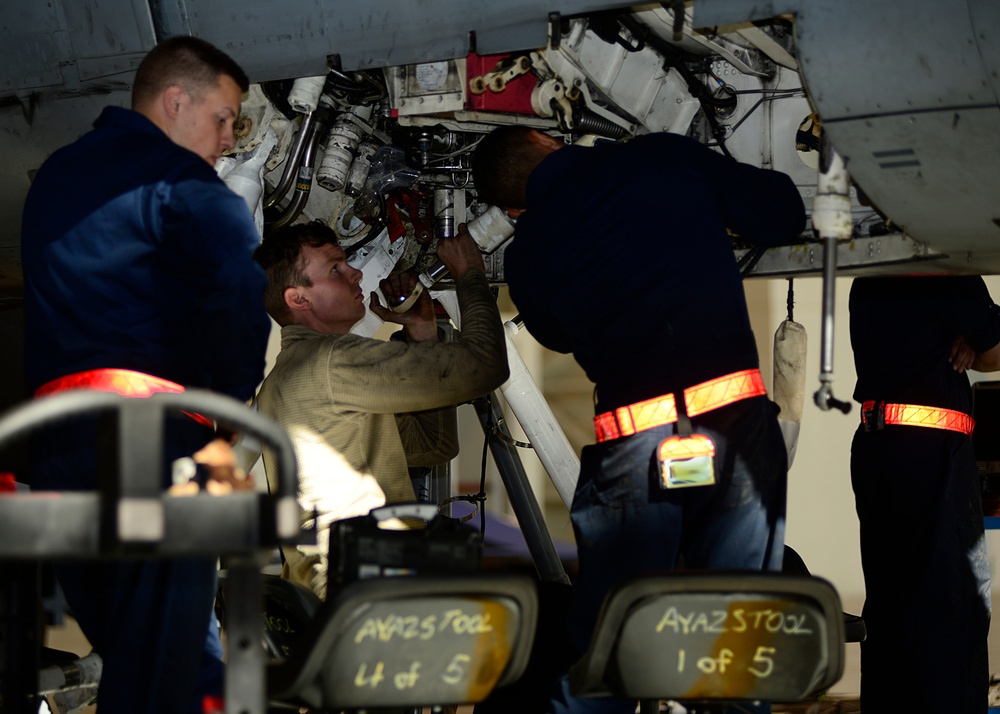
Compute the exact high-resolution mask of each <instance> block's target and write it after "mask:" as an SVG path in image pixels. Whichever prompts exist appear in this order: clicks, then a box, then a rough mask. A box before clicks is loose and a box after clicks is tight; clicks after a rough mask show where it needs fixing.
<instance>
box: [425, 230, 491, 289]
mask: <svg viewBox="0 0 1000 714" xmlns="http://www.w3.org/2000/svg"><path fill="white" fill-rule="evenodd" d="M437 254H438V257H439V258H440V259H441V262H443V263H444V265H445V267H446V268H448V272H449V273H451V277H452V278H454V279H455V280H461V278H462V276H463V275H465V274H466V273H467V272H469V271H470V270H478V271H480V272H483V273H485V272H486V265H485V264H484V263H483V254H482V252H481V251H480V250H479V246H478V245H476V241H474V240H473V239H472V236H471V235H470V234H469V229H468V227H467V226H466V224H464V223H460V224H459V225H458V233H456V234H455V237H454V238H445V239H444V240H441V241H438V249H437Z"/></svg>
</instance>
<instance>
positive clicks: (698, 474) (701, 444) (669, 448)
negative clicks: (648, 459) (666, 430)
mask: <svg viewBox="0 0 1000 714" xmlns="http://www.w3.org/2000/svg"><path fill="white" fill-rule="evenodd" d="M659 457H660V487H661V488H688V487H691V486H711V485H712V484H714V483H715V467H714V457H715V444H714V443H713V442H712V440H711V439H710V438H709V437H707V436H705V435H704V434H691V435H689V436H677V435H674V436H671V437H668V438H666V439H664V440H663V441H661V442H660V451H659Z"/></svg>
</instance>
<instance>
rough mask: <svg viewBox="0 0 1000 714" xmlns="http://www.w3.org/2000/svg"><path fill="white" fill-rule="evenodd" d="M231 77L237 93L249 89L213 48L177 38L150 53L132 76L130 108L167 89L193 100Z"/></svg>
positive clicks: (227, 59)
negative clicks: (178, 90) (179, 90)
mask: <svg viewBox="0 0 1000 714" xmlns="http://www.w3.org/2000/svg"><path fill="white" fill-rule="evenodd" d="M220 75H227V76H228V77H231V78H232V80H233V81H234V82H236V84H237V85H239V88H240V91H242V92H246V91H247V90H248V89H250V80H249V79H248V78H247V75H246V72H244V71H243V69H242V68H241V67H240V66H239V65H238V64H237V63H236V61H235V60H234V59H233V58H232V57H230V56H229V55H227V54H226V53H225V52H223V51H222V50H220V49H219V48H218V47H216V46H215V45H213V44H211V43H209V42H206V41H205V40H202V39H199V38H197V37H189V36H187V35H178V36H175V37H170V38H168V39H166V40H163V41H162V42H160V43H159V44H157V45H156V47H154V48H153V49H151V50H150V51H149V54H147V55H146V56H145V57H144V58H143V60H142V62H141V63H140V64H139V69H138V70H137V71H136V73H135V83H134V85H133V86H132V108H133V109H136V108H140V107H143V106H146V105H147V104H148V103H149V102H151V101H153V100H155V99H156V97H157V96H159V95H160V94H161V93H162V92H163V91H164V90H165V89H166V88H167V87H169V86H171V85H174V84H179V85H181V86H182V87H183V88H184V91H185V92H187V93H188V94H190V95H191V97H192V98H194V99H196V100H197V99H200V98H201V96H202V94H203V93H204V92H205V91H206V90H211V89H214V88H215V87H217V86H218V85H219V76H220Z"/></svg>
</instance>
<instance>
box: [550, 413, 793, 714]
mask: <svg viewBox="0 0 1000 714" xmlns="http://www.w3.org/2000/svg"><path fill="white" fill-rule="evenodd" d="M692 422H693V426H694V431H696V432H699V433H703V434H707V435H708V436H709V437H710V438H711V439H712V441H713V442H714V444H715V449H716V453H715V458H714V466H715V485H712V486H699V487H692V488H681V489H671V490H665V489H662V488H661V487H660V466H659V460H658V455H657V452H658V446H659V444H660V442H661V441H663V439H665V438H666V437H668V436H670V435H671V434H673V433H674V425H672V424H671V425H666V426H661V427H656V428H654V429H649V430H647V431H643V432H640V433H638V434H635V435H633V436H629V437H624V438H620V439H616V440H614V441H610V442H605V443H602V444H594V445H591V446H587V447H585V448H584V449H583V454H582V459H581V464H580V480H579V482H578V483H577V488H576V494H575V495H574V497H573V505H572V508H571V509H570V515H571V518H572V521H573V530H574V533H575V534H576V543H577V550H578V557H579V564H580V573H579V577H578V578H577V581H576V582H575V583H574V585H573V595H572V599H571V605H570V612H569V631H570V637H571V639H572V645H573V647H574V648H575V650H576V652H577V653H578V654H579V655H582V654H583V653H584V652H585V651H586V648H587V645H588V643H589V641H590V637H591V634H592V632H593V629H594V625H595V624H596V620H597V614H598V612H599V610H600V607H601V604H602V602H603V601H604V598H605V596H606V595H607V594H608V592H609V591H610V590H611V589H612V588H613V587H614V586H615V585H617V584H618V583H621V582H623V581H625V580H628V579H631V578H634V577H637V576H642V575H648V574H655V573H663V572H666V571H671V570H674V569H676V568H678V567H683V568H685V569H690V570H730V571H731V570H748V571H760V570H780V569H781V561H782V555H783V549H784V528H785V495H786V494H785V485H786V480H787V456H786V450H785V444H784V440H783V439H782V436H781V432H780V429H779V427H778V422H777V419H776V408H775V406H774V405H773V404H772V403H771V402H770V400H768V399H767V398H766V397H755V398H752V399H748V400H744V401H741V402H737V403H735V404H731V405H729V406H726V407H723V408H721V409H717V410H715V411H712V412H709V413H707V414H703V415H701V416H699V417H697V418H695V419H693V420H692ZM565 694H566V700H565V701H559V699H560V695H558V694H557V696H556V697H554V698H553V701H552V705H551V708H552V711H554V712H564V711H572V712H579V711H587V712H590V711H601V712H623V713H625V712H628V713H629V714H631V712H633V711H634V710H635V703H634V702H626V701H624V700H620V699H614V698H600V699H591V700H584V699H578V698H575V697H572V696H571V695H568V692H565Z"/></svg>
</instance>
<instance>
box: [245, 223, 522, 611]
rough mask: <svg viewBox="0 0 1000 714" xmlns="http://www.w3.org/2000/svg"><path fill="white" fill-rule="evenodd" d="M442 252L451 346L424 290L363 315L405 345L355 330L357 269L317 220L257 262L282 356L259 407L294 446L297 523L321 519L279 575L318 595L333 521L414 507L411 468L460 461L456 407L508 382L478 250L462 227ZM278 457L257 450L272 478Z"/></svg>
mask: <svg viewBox="0 0 1000 714" xmlns="http://www.w3.org/2000/svg"><path fill="white" fill-rule="evenodd" d="M438 256H439V257H440V258H441V260H442V261H443V262H444V264H445V266H446V267H447V268H448V270H449V271H450V273H451V275H452V277H453V278H454V280H455V283H456V286H457V288H456V289H457V292H458V303H459V307H460V309H461V315H462V331H461V333H460V334H459V335H458V337H457V339H456V340H455V341H454V342H447V343H446V342H441V341H439V340H438V328H437V321H436V319H435V315H434V307H433V304H432V302H431V300H430V297H429V295H428V294H427V293H426V292H424V293H423V294H422V295H421V296H420V297H419V298H418V299H417V300H416V302H415V303H414V304H413V306H412V307H411V308H410V309H409V310H407V311H406V312H403V313H395V312H393V311H391V310H389V309H387V308H385V307H383V306H382V305H381V303H380V302H379V299H378V296H377V295H376V294H375V293H372V295H371V301H370V302H371V307H370V309H371V310H372V312H374V313H375V314H376V315H377V316H378V317H380V318H382V319H383V320H385V321H387V322H393V323H397V324H400V325H402V327H403V329H402V330H401V333H400V334H401V335H402V336H403V339H402V340H396V339H393V340H389V341H384V340H379V339H372V338H368V337H360V336H358V335H353V334H350V329H351V327H352V326H353V325H354V324H355V323H357V322H358V321H359V320H361V319H362V318H363V317H364V315H365V305H364V295H363V294H362V292H361V271H360V270H357V269H356V268H353V267H351V266H350V265H348V263H347V256H346V255H345V254H344V251H343V250H342V249H341V248H340V246H339V245H338V244H337V238H336V234H335V233H334V232H333V231H332V230H331V229H330V228H329V227H327V226H325V225H323V224H321V223H310V224H301V225H295V226H291V227H288V228H284V229H280V230H277V231H275V232H274V233H272V234H270V235H268V236H267V237H266V238H265V239H264V242H263V244H262V245H261V247H260V248H259V249H258V250H257V252H256V254H255V256H254V258H255V260H257V262H258V263H260V264H261V265H262V266H263V268H264V270H265V272H266V273H267V276H268V287H267V291H266V293H265V297H264V301H265V305H266V307H267V311H268V312H269V313H270V315H271V317H273V318H274V320H275V321H276V322H277V323H278V324H279V325H281V351H280V352H279V354H278V357H277V360H276V362H275V365H274V368H273V369H272V370H271V372H270V374H268V376H267V378H266V379H265V380H264V383H263V385H262V386H261V388H260V392H259V394H258V396H257V404H258V408H259V409H260V411H261V412H263V413H264V414H267V415H268V416H270V417H271V418H273V419H274V420H275V421H277V422H278V423H279V424H280V425H282V426H283V427H284V428H285V429H286V430H287V431H288V433H289V435H290V437H291V439H292V442H293V444H294V445H295V450H296V457H297V459H298V465H299V488H300V493H299V500H300V503H301V505H302V507H303V509H304V510H305V514H304V517H305V518H306V519H307V520H306V523H305V525H307V526H311V525H312V523H311V521H312V511H313V509H315V510H316V512H317V523H316V524H315V525H316V529H317V545H315V546H297V547H295V548H291V547H285V548H284V555H285V568H284V572H283V575H284V576H285V577H287V578H289V579H291V580H293V581H296V582H298V583H300V584H302V585H305V586H306V587H309V588H311V589H312V590H313V591H315V592H316V593H317V594H318V595H319V596H320V597H325V596H326V581H327V562H326V554H327V548H328V543H329V527H330V523H331V522H333V521H335V520H339V519H341V518H347V517H351V516H356V515H361V514H364V513H367V512H368V511H369V510H371V509H372V508H375V507H378V506H380V505H382V504H383V503H386V502H388V503H395V502H403V501H413V500H416V498H415V495H414V492H413V486H412V484H411V482H410V477H409V472H408V470H407V469H408V467H411V466H431V465H435V464H440V463H444V462H446V461H448V460H450V459H452V458H454V456H455V455H456V454H457V453H458V437H457V427H456V418H455V405H457V404H458V403H461V402H465V401H468V400H470V399H473V398H475V397H478V396H482V395H484V394H486V393H488V392H490V391H492V390H494V389H496V388H497V387H499V386H500V385H501V384H502V383H503V382H504V381H505V380H506V379H507V377H508V368H507V352H506V347H505V341H504V336H503V326H502V323H501V321H500V314H499V311H498V310H497V307H496V302H495V300H494V298H493V295H492V293H491V291H490V289H489V284H488V282H487V279H486V274H485V269H484V266H483V259H482V255H481V253H480V251H479V248H478V246H477V245H476V243H475V241H473V239H472V237H471V236H470V235H469V234H468V232H467V231H466V230H465V229H464V227H463V228H462V230H461V231H460V232H459V233H458V235H456V236H455V237H454V238H451V239H448V240H443V241H441V244H440V246H439V247H438ZM415 282H416V278H415V277H414V276H412V275H410V274H407V273H400V274H396V275H392V276H390V277H389V278H388V279H386V280H383V281H382V284H381V286H380V287H381V289H382V292H383V293H384V294H385V295H386V299H387V300H390V301H391V300H393V299H395V298H397V297H401V296H405V295H407V294H408V293H409V291H410V290H412V289H413V287H414V285H415ZM272 460H273V454H269V453H268V450H265V452H264V465H265V469H266V470H267V472H268V474H269V477H270V474H272V473H274V472H275V470H274V469H275V467H274V465H273V463H272Z"/></svg>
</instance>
